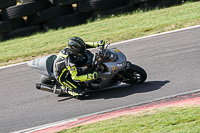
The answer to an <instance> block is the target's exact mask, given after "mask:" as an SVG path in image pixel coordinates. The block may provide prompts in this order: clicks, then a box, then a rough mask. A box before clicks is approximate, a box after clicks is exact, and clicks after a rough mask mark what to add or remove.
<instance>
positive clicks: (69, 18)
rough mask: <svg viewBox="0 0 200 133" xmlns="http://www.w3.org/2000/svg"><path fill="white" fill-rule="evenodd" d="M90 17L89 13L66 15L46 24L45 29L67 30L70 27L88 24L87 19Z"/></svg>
mask: <svg viewBox="0 0 200 133" xmlns="http://www.w3.org/2000/svg"><path fill="white" fill-rule="evenodd" d="M89 17H90V15H89V14H87V13H80V12H76V13H73V14H69V15H64V16H61V17H58V18H55V19H52V20H51V21H49V22H47V23H45V24H44V28H45V29H46V30H48V29H58V28H65V27H69V26H75V25H79V24H83V23H86V21H87V19H88V18H89Z"/></svg>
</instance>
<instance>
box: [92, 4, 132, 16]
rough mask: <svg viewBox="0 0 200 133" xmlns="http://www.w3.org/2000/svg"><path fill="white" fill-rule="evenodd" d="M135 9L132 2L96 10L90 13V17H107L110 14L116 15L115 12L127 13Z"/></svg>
mask: <svg viewBox="0 0 200 133" xmlns="http://www.w3.org/2000/svg"><path fill="white" fill-rule="evenodd" d="M135 9H136V6H135V5H134V4H132V3H131V4H129V5H126V6H122V7H118V8H114V9H110V10H105V11H97V12H93V13H92V18H93V19H97V18H102V17H107V16H111V15H117V14H122V13H127V12H131V11H133V10H135Z"/></svg>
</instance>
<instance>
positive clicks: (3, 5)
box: [0, 0, 17, 9]
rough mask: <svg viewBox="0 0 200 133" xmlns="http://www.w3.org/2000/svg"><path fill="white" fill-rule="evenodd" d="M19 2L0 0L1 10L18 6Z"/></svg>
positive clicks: (15, 0)
mask: <svg viewBox="0 0 200 133" xmlns="http://www.w3.org/2000/svg"><path fill="white" fill-rule="evenodd" d="M16 3H17V0H0V9H3V8H7V7H9V6H14V5H16Z"/></svg>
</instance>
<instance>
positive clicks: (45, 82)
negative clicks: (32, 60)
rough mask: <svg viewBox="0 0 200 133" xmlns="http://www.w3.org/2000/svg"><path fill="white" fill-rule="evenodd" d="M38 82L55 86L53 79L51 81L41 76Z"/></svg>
mask: <svg viewBox="0 0 200 133" xmlns="http://www.w3.org/2000/svg"><path fill="white" fill-rule="evenodd" d="M40 82H41V83H42V84H46V85H55V83H56V81H55V79H52V78H50V77H48V76H45V75H42V76H41V78H40Z"/></svg>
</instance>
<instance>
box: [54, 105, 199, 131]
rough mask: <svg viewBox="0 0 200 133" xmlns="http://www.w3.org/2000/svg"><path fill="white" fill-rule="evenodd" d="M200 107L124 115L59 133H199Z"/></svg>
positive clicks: (169, 108)
mask: <svg viewBox="0 0 200 133" xmlns="http://www.w3.org/2000/svg"><path fill="white" fill-rule="evenodd" d="M199 132H200V106H190V107H186V106H185V107H168V108H166V107H165V108H160V109H154V110H150V111H144V112H141V113H137V114H134V115H124V116H120V117H117V118H114V119H109V120H105V121H100V122H97V123H93V124H89V125H82V126H78V127H74V128H71V129H68V130H63V131H60V132H58V133H199Z"/></svg>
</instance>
